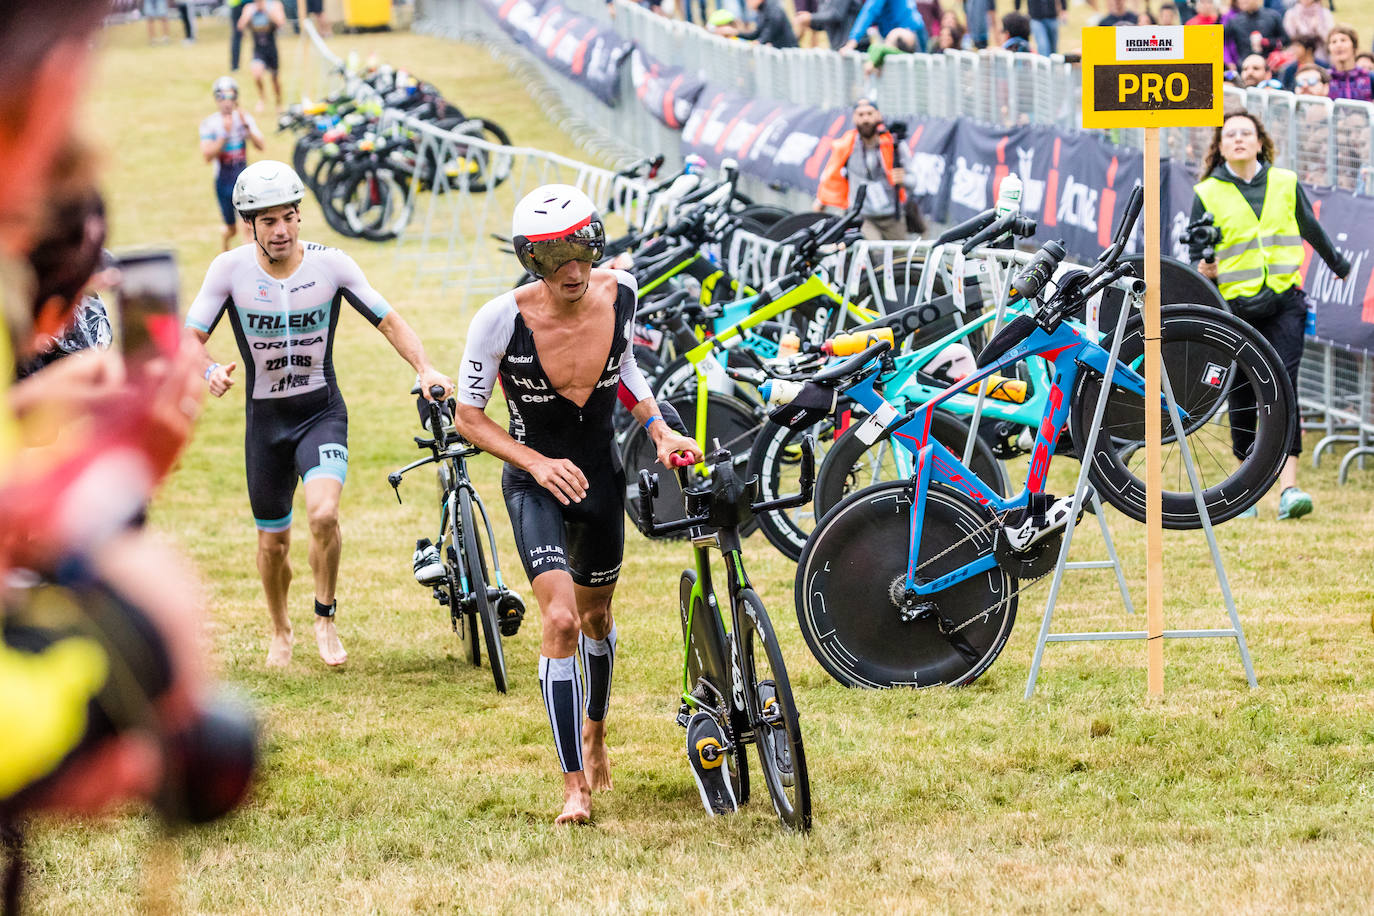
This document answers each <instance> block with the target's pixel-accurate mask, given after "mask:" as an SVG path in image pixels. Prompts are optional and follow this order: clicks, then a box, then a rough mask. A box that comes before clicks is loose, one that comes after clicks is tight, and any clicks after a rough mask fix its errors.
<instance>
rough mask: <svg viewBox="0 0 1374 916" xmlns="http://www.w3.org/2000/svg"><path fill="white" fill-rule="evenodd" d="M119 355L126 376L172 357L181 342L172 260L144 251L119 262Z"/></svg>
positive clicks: (163, 253) (164, 253)
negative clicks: (126, 370)
mask: <svg viewBox="0 0 1374 916" xmlns="http://www.w3.org/2000/svg"><path fill="white" fill-rule="evenodd" d="M119 273H120V281H119V326H120V351H121V352H122V353H123V354H124V363H125V366H126V367H127V369H128V371H129V373H130V375H140V374H142V372H143V370H144V369H145V368H146V366H147V365H148V363H150V362H152V361H153V360H155V359H159V358H163V359H165V358H167V357H170V356H173V355H175V354H176V351H177V346H178V344H179V342H180V340H181V324H180V318H179V316H178V314H177V298H178V289H179V285H178V280H177V265H176V256H175V255H174V254H173V253H172V252H170V251H147V252H139V253H136V254H131V255H125V256H123V257H121V258H120V259H119Z"/></svg>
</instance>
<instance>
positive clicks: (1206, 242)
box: [1178, 213, 1221, 261]
mask: <svg viewBox="0 0 1374 916" xmlns="http://www.w3.org/2000/svg"><path fill="white" fill-rule="evenodd" d="M1178 240H1179V241H1180V242H1182V243H1183V244H1184V245H1187V246H1188V250H1189V251H1197V250H1199V249H1200V250H1201V251H1202V260H1204V261H1214V260H1216V256H1217V252H1216V245H1217V242H1220V241H1221V230H1220V229H1218V228H1217V227H1216V226H1214V225H1212V214H1210V213H1204V214H1202V216H1201V217H1200V218H1198V219H1197V220H1196V221H1195V222H1191V223H1189V224H1188V228H1186V229H1184V230H1183V234H1182V235H1181V236H1179V238H1178Z"/></svg>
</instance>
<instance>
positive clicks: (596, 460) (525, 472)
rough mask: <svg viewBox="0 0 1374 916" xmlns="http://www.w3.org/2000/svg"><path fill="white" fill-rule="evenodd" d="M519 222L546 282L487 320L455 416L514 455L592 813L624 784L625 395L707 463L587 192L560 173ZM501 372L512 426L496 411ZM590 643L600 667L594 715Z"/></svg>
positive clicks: (665, 450)
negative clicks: (618, 684)
mask: <svg viewBox="0 0 1374 916" xmlns="http://www.w3.org/2000/svg"><path fill="white" fill-rule="evenodd" d="M511 234H512V236H513V242H514V244H515V251H516V255H517V257H519V259H520V264H521V266H523V267H524V268H525V269H526V270H528V271H529V272H530V273H531V274H533V275H534V276H536V277H539V278H541V280H540V282H537V283H530V284H527V285H525V286H522V287H520V288H519V289H516V290H514V291H513V292H509V293H506V294H504V295H502V296H499V297H497V298H496V299H493V300H491V301H490V302H488V303H487V304H486V305H484V306H482V308H481V309H480V310H479V311H478V312H477V315H476V316H475V317H474V318H473V320H472V326H471V328H470V329H469V331H468V339H467V348H466V350H465V351H464V353H463V367H462V372H461V378H460V384H459V389H458V412H457V413H458V415H457V418H456V422H457V427H458V430H459V432H461V433H462V434H463V436H464V437H466V438H467V439H468V440H469V441H470V442H472V443H473V444H474V445H476V446H478V447H479V448H481V449H482V450H483V451H486V452H489V453H491V454H493V455H495V456H497V457H498V458H501V459H502V460H504V461H505V462H506V469H505V473H504V475H503V476H502V481H501V485H502V490H503V491H504V493H505V497H506V508H507V509H508V510H509V512H510V518H511V525H512V527H513V528H514V530H515V542H516V547H517V549H518V550H519V551H520V560H521V562H522V563H523V564H524V566H525V573H526V574H527V575H528V576H529V579H530V585H531V587H532V588H533V590H534V596H535V598H537V599H538V600H539V613H540V617H541V619H542V621H543V626H544V634H543V639H542V642H541V643H540V647H539V652H540V658H539V684H540V688H541V691H542V693H543V696H544V706H545V709H546V710H547V711H548V715H549V724H550V725H551V726H552V728H553V739H554V746H555V748H556V750H557V752H558V760H559V763H560V765H561V766H562V769H563V811H562V813H561V814H559V816H558V818H557V819H556V823H560V824H564V823H585V822H586V821H588V820H590V818H591V790H593V789H609V788H610V787H611V772H610V764H609V761H608V760H607V758H606V743H605V737H606V710H607V706H608V704H609V700H610V690H611V672H612V668H613V667H614V663H615V643H616V630H615V622H614V620H613V619H612V617H611V596H612V593H613V592H614V591H615V583H616V579H617V577H618V576H619V574H620V561H621V557H622V555H623V552H624V545H625V509H624V496H625V473H624V470H623V469H622V468H621V467H620V460H619V456H618V454H617V452H616V449H615V445H614V438H615V437H614V431H613V427H612V423H611V412H612V410H613V409H614V407H615V403H616V396H617V393H618V391H619V392H620V397H621V398H622V400H624V401H625V403H626V406H627V407H630V408H631V410H632V412H633V413H634V416H635V419H637V420H638V421H639V422H641V423H643V424H644V425H645V427H646V428H647V429H648V430H649V434H650V436H651V437H652V438H653V440H654V444H655V445H656V447H657V450H658V459H659V461H661V462H664V463H667V461H668V459H669V456H670V455H672V454H673V453H684V454H686V455H688V456H689V457H691V458H692V459H693V460H698V461H699V460H700V459H701V449H700V448H699V447H698V446H697V444H696V443H695V442H693V441H692V440H691V439H688V438H686V437H685V436H681V435H679V434H677V433H676V432H674V431H672V430H671V429H669V428H668V427H667V425H666V424H665V423H664V422H663V419H662V417H661V415H660V414H659V411H658V407H657V405H656V404H655V403H654V399H653V397H652V396H651V395H650V392H649V386H648V384H647V383H646V382H645V381H644V377H643V376H642V375H641V374H640V372H639V367H638V366H637V365H636V364H635V359H634V351H633V349H632V347H631V335H632V334H633V329H634V311H635V306H636V302H637V299H638V289H637V287H636V286H635V281H634V278H633V277H631V276H630V275H629V274H627V273H624V272H623V271H618V270H599V269H598V270H593V269H592V264H593V263H594V262H595V261H596V260H597V259H598V258H600V257H601V252H602V250H603V248H604V247H605V241H606V236H605V232H604V230H603V228H602V225H601V220H600V218H599V217H598V215H597V212H596V208H595V207H594V206H593V205H592V202H591V201H590V200H589V199H588V198H587V196H586V195H585V194H583V193H582V192H581V191H579V190H578V189H576V188H574V187H571V186H569V185H559V184H554V185H546V186H544V187H542V188H538V189H536V190H534V191H531V192H530V193H529V194H528V195H526V196H525V198H524V199H523V200H521V201H520V203H519V204H517V205H516V207H515V216H514V220H513V225H512V229H511ZM498 374H499V375H500V377H501V387H502V389H503V390H504V391H505V395H506V403H507V405H508V407H509V410H510V431H509V432H506V431H505V430H503V429H501V428H500V427H499V426H497V425H496V423H495V422H494V421H492V420H491V419H490V418H489V417H487V415H486V414H485V413H484V408H485V407H486V406H487V402H488V401H489V400H490V399H491V396H492V390H493V386H494V382H495V380H496V377H497V375H498ZM575 652H576V653H578V654H580V655H581V657H582V670H583V673H584V675H585V677H586V706H585V714H586V721H585V723H584V721H583V713H584V708H583V684H582V681H581V680H579V678H578V674H577V662H576V659H575V658H574V653H575ZM584 766H585V770H584Z"/></svg>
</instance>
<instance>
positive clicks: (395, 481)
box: [386, 471, 403, 505]
mask: <svg viewBox="0 0 1374 916" xmlns="http://www.w3.org/2000/svg"><path fill="white" fill-rule="evenodd" d="M386 482H387V483H389V484H391V489H392V490H394V491H395V493H396V504H397V505H403V503H402V502H401V475H400V474H397V473H395V472H394V471H393V472H392V473H390V474H388V475H386Z"/></svg>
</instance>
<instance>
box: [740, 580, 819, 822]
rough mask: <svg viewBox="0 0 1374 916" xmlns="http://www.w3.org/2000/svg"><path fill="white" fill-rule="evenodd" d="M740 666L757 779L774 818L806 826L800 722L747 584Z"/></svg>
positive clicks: (774, 644) (772, 637) (768, 626)
mask: <svg viewBox="0 0 1374 916" xmlns="http://www.w3.org/2000/svg"><path fill="white" fill-rule="evenodd" d="M738 601H739V603H740V608H739V615H738V617H737V619H738V620H739V622H740V629H741V631H742V632H740V634H739V640H740V664H741V666H742V667H743V671H741V672H740V673H741V675H742V676H743V678H744V704H745V707H746V708H747V709H748V710H749V723H750V726H751V731H752V732H753V735H754V748H755V749H756V750H757V751H758V757H759V768H760V769H761V770H763V783H764V785H765V786H767V787H768V795H769V796H770V797H771V798H772V799H773V810H774V811H776V812H777V813H778V819H779V820H781V821H782V822H783V825H784V826H786V827H789V828H791V829H792V830H810V829H811V780H810V778H809V777H808V776H807V772H806V752H805V750H804V748H803V747H802V734H801V721H800V720H799V718H798V717H797V706H796V703H794V702H793V700H792V683H791V681H789V680H788V679H787V666H786V665H785V664H784V663H783V660H782V650H781V649H779V648H778V640H777V635H776V634H775V633H774V632H773V623H772V621H770V620H769V619H768V611H767V610H766V609H765V608H764V606H763V601H762V600H760V599H759V596H758V595H757V594H755V593H754V590H753V589H752V588H746V589H743V590H742V591H740V593H739V596H738Z"/></svg>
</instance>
